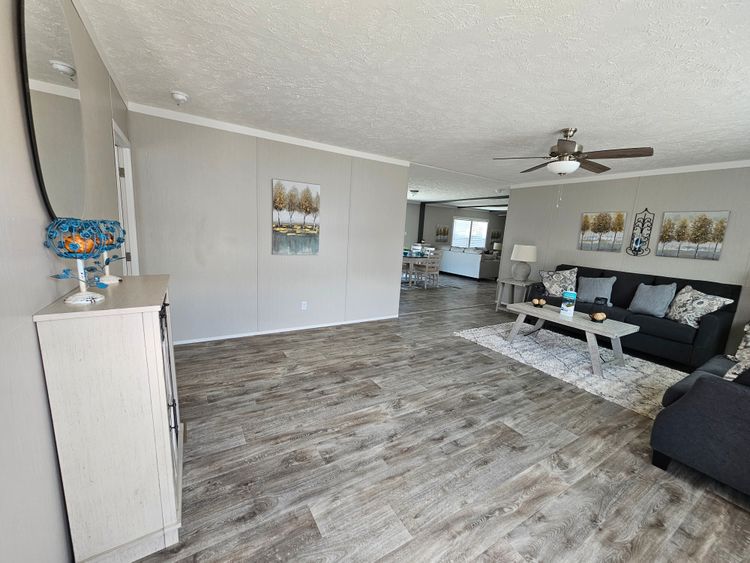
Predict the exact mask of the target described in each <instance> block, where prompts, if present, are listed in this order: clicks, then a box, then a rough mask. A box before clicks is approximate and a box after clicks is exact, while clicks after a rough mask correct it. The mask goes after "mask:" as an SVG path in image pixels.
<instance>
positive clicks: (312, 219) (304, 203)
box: [271, 179, 320, 255]
mask: <svg viewBox="0 0 750 563" xmlns="http://www.w3.org/2000/svg"><path fill="white" fill-rule="evenodd" d="M272 189H273V192H272V194H273V195H272V207H273V213H274V218H273V219H272V221H271V227H272V253H273V254H286V255H300V254H308V255H309V254H318V249H319V242H320V186H319V185H317V184H308V183H306V182H290V181H289V180H278V179H274V180H273V182H272ZM284 211H285V212H286V213H285V214H284V213H282V212H284ZM284 218H286V221H283V219H284Z"/></svg>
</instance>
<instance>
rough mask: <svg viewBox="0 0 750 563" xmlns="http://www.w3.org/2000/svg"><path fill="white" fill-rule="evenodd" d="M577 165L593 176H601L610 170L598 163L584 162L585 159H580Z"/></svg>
mask: <svg viewBox="0 0 750 563" xmlns="http://www.w3.org/2000/svg"><path fill="white" fill-rule="evenodd" d="M578 163H579V164H580V165H581V168H583V169H584V170H588V171H589V172H594V173H595V174H601V173H602V172H606V171H607V170H611V168H610V167H609V166H604V165H603V164H599V163H598V162H594V161H593V160H586V159H585V158H582V159H581V160H579V161H578Z"/></svg>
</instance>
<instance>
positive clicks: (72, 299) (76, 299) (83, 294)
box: [65, 291, 104, 305]
mask: <svg viewBox="0 0 750 563" xmlns="http://www.w3.org/2000/svg"><path fill="white" fill-rule="evenodd" d="M100 301H104V295H102V294H101V293H95V292H93V291H79V292H78V293H74V294H73V295H70V296H68V297H66V298H65V302H66V303H67V304H68V305H93V304H94V303H99V302H100Z"/></svg>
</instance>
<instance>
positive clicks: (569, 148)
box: [549, 139, 583, 156]
mask: <svg viewBox="0 0 750 563" xmlns="http://www.w3.org/2000/svg"><path fill="white" fill-rule="evenodd" d="M582 151H583V147H582V146H581V145H579V144H578V143H576V142H575V141H571V140H569V139H558V140H557V144H556V145H552V146H551V147H550V149H549V155H550V156H565V155H572V154H575V153H580V152H582Z"/></svg>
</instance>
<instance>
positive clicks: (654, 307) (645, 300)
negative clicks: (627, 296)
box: [628, 283, 677, 319]
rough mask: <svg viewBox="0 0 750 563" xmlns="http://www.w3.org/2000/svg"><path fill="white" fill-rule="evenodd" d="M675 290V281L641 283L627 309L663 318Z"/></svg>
mask: <svg viewBox="0 0 750 563" xmlns="http://www.w3.org/2000/svg"><path fill="white" fill-rule="evenodd" d="M676 291H677V284H676V283H670V284H665V285H646V284H645V283H642V284H640V285H639V286H638V289H637V290H636V292H635V295H634V296H633V300H632V301H631V302H630V307H628V311H631V312H633V313H642V314H644V315H651V316H652V317H658V318H660V319H661V318H664V315H666V314H667V311H668V310H669V304H670V303H672V300H673V299H674V294H675V292H676Z"/></svg>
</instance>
